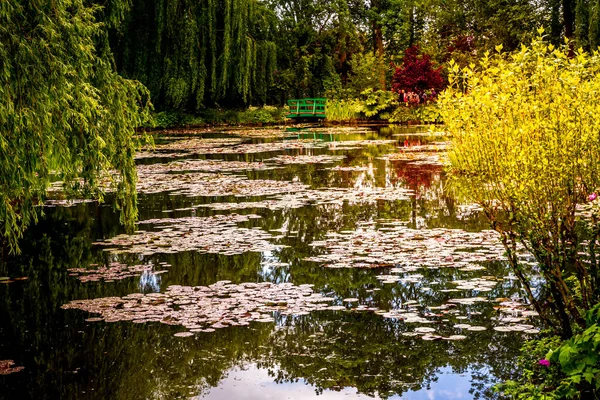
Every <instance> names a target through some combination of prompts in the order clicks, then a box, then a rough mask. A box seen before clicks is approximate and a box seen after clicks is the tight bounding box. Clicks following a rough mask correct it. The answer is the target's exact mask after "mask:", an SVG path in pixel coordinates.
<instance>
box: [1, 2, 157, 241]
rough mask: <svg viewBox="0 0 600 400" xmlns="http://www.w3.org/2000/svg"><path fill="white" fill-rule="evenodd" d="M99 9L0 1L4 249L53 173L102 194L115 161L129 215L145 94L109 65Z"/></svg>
mask: <svg viewBox="0 0 600 400" xmlns="http://www.w3.org/2000/svg"><path fill="white" fill-rule="evenodd" d="M118 10H119V9H118V8H115V11H118ZM98 12H101V8H100V7H98V6H91V7H90V6H89V5H87V4H86V1H85V0H54V1H51V2H50V1H47V0H28V1H19V0H3V1H1V2H0V229H1V233H0V244H1V243H2V242H4V243H5V245H6V244H7V245H8V248H9V249H10V250H12V251H16V250H18V239H19V237H21V235H22V232H23V230H24V229H25V228H26V227H27V226H28V225H30V224H31V223H33V222H35V221H36V220H37V217H38V215H39V213H40V207H38V206H39V205H40V204H41V203H42V202H43V201H44V198H45V196H46V193H47V189H48V187H49V185H50V182H51V180H55V179H57V180H62V181H63V182H64V185H65V188H67V189H68V191H69V192H70V193H74V192H75V191H76V192H79V193H81V192H84V193H85V194H88V195H97V196H101V195H102V193H101V190H100V189H99V187H100V186H101V185H100V181H101V179H102V178H103V177H105V176H106V175H107V174H106V172H107V171H109V170H111V171H112V170H116V171H117V172H118V173H116V174H115V173H112V174H110V176H111V177H112V178H111V179H112V180H113V184H114V185H115V186H116V188H117V193H118V195H117V197H118V200H119V201H118V204H119V206H120V208H121V211H122V218H123V220H124V221H126V222H132V221H133V220H134V218H135V216H136V208H135V203H136V192H135V183H136V173H135V165H134V161H133V153H134V140H133V135H134V127H135V126H136V125H137V124H139V123H141V122H142V120H143V119H144V118H145V117H146V114H147V110H148V94H147V90H146V89H145V88H144V87H143V86H142V85H141V84H139V83H138V82H134V81H131V80H127V79H123V78H122V77H120V76H119V75H117V74H116V72H115V71H114V68H113V66H112V63H111V55H110V50H109V48H108V47H107V37H106V34H105V31H104V28H103V25H102V24H100V23H98V22H97V21H96V19H95V14H96V13H98ZM105 17H106V19H107V21H113V22H116V20H115V18H117V17H116V16H115V15H113V16H112V17H110V18H109V17H108V14H106V15H105Z"/></svg>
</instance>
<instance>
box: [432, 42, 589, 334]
mask: <svg viewBox="0 0 600 400" xmlns="http://www.w3.org/2000/svg"><path fill="white" fill-rule="evenodd" d="M450 83H451V88H450V89H448V90H447V91H446V92H445V93H444V94H443V96H442V97H441V99H440V102H441V105H442V108H443V112H442V114H443V120H444V121H446V123H447V127H448V131H449V132H450V133H451V134H452V147H451V151H450V154H449V156H450V161H451V172H452V175H453V177H454V178H455V180H456V181H457V182H458V183H462V184H464V185H465V187H467V188H468V190H467V192H468V196H469V197H471V199H472V200H473V201H475V202H477V203H479V204H480V205H481V206H482V207H483V208H484V210H485V213H486V214H487V216H488V217H489V218H490V220H491V223H492V226H493V228H494V229H496V230H497V231H498V232H499V233H500V234H501V237H502V240H503V242H504V244H505V246H506V248H507V251H508V253H509V256H510V257H509V258H510V261H511V264H512V266H513V269H514V271H515V274H516V275H517V276H518V277H519V278H520V280H521V282H522V284H523V286H524V288H525V290H526V291H527V292H528V295H529V298H530V300H531V301H532V303H533V304H534V306H536V309H537V311H538V312H539V313H540V314H541V316H542V318H544V319H545V320H546V322H548V323H549V324H551V325H556V328H557V330H558V331H560V332H562V334H563V335H564V336H571V333H572V327H571V325H572V324H575V325H579V326H581V327H583V326H584V321H583V318H582V315H583V311H584V310H588V309H590V308H591V307H592V306H593V305H594V304H595V303H597V302H598V301H599V300H600V290H599V288H600V273H599V268H598V267H599V265H598V261H597V260H596V258H595V243H596V239H597V238H598V231H599V229H598V226H597V225H595V226H592V227H591V228H592V237H591V240H589V242H587V243H586V242H585V239H590V238H589V237H585V235H583V233H582V231H580V228H581V226H580V225H579V224H578V222H577V218H576V210H577V209H578V206H581V205H582V204H584V203H587V202H588V200H587V197H588V195H589V194H590V193H592V192H594V191H595V190H596V189H597V188H598V187H600V163H599V162H598V160H600V102H598V98H600V55H599V54H598V53H594V54H593V55H587V54H586V53H583V52H582V53H578V54H576V55H575V56H574V57H573V58H569V52H568V49H567V48H566V47H565V48H558V49H557V48H554V47H553V46H552V45H549V44H548V43H547V42H544V41H543V40H541V39H538V40H535V41H533V43H532V44H531V46H530V47H525V46H523V47H522V48H521V50H520V51H519V52H517V53H514V54H511V55H506V56H503V55H497V56H494V57H488V56H487V55H486V56H485V57H484V58H483V59H482V61H481V64H480V66H479V67H477V68H475V66H473V68H465V69H459V68H458V67H457V66H455V67H454V68H453V71H452V73H451V75H450ZM519 242H520V243H521V244H523V245H525V246H526V247H527V248H528V249H530V251H531V252H532V253H533V255H534V256H535V258H536V260H537V261H538V264H539V268H540V271H541V273H542V275H543V277H544V282H545V283H544V286H543V287H542V288H537V289H536V288H535V287H534V284H533V282H534V281H533V278H532V276H531V275H530V274H528V273H527V270H526V269H525V267H524V266H523V265H522V264H521V263H520V262H519V260H518V258H517V255H516V252H515V249H516V245H517V243H519ZM546 301H547V302H549V304H550V305H551V306H550V307H549V308H545V307H543V306H542V304H544V303H545V302H546Z"/></svg>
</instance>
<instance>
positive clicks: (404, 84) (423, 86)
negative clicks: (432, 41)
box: [392, 46, 446, 96]
mask: <svg viewBox="0 0 600 400" xmlns="http://www.w3.org/2000/svg"><path fill="white" fill-rule="evenodd" d="M404 54H405V55H404V61H403V62H402V65H401V66H400V67H396V72H395V73H394V77H393V79H392V90H393V91H395V92H396V93H402V91H403V90H404V91H405V92H406V93H410V92H413V93H416V94H417V95H419V96H422V95H423V93H425V92H426V91H431V90H435V91H436V92H439V91H440V90H442V89H444V87H446V80H445V79H444V77H443V76H442V74H441V72H440V71H441V69H442V67H439V68H437V69H434V68H433V64H432V63H431V57H430V56H429V55H428V54H421V52H420V50H419V48H418V47H417V46H412V47H409V48H408V49H406V52H405V53H404Z"/></svg>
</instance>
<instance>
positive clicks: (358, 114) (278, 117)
mask: <svg viewBox="0 0 600 400" xmlns="http://www.w3.org/2000/svg"><path fill="white" fill-rule="evenodd" d="M288 111H289V110H288V108H287V107H275V106H264V107H250V108H248V109H242V110H223V109H206V110H203V111H201V112H198V113H196V114H188V113H184V112H173V111H163V112H159V113H155V114H153V116H152V117H153V118H152V123H151V124H149V125H148V126H147V128H153V129H168V128H176V127H209V126H240V125H242V126H268V125H279V124H284V123H286V118H285V115H286V114H287V113H288ZM290 122H291V123H293V121H292V120H287V123H290ZM324 122H325V123H333V124H340V123H352V124H355V123H373V122H378V123H392V124H421V123H439V122H440V119H439V112H438V109H437V106H436V105H435V104H426V105H420V106H416V107H407V106H406V105H404V104H402V105H397V104H394V105H393V106H391V107H390V106H385V107H377V106H373V105H368V104H365V103H364V101H362V100H358V99H356V100H338V101H328V102H327V118H326V120H325V121H324Z"/></svg>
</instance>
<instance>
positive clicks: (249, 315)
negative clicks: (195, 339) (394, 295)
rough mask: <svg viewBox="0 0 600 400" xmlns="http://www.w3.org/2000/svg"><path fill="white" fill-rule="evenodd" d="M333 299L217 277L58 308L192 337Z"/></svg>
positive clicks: (307, 288) (320, 306)
mask: <svg viewBox="0 0 600 400" xmlns="http://www.w3.org/2000/svg"><path fill="white" fill-rule="evenodd" d="M332 300H333V298H328V297H325V296H323V295H321V294H319V293H315V292H314V291H313V290H312V285H308V284H307V285H299V286H296V285H293V284H291V283H280V284H275V283H269V282H263V283H251V282H247V283H241V284H232V283H231V282H230V281H219V282H216V283H214V284H212V285H209V286H179V285H173V286H169V287H168V288H167V290H166V292H165V293H148V294H141V293H133V294H129V295H127V296H124V297H106V298H97V299H91V300H74V301H71V302H70V303H68V304H65V305H63V306H62V308H63V309H79V310H84V311H87V312H90V313H94V314H100V317H95V318H90V319H88V321H90V322H94V321H102V320H104V321H106V322H117V321H133V322H134V323H145V322H160V323H163V324H168V325H177V326H183V327H185V328H186V329H187V330H188V332H180V333H178V334H176V336H191V335H193V334H194V333H197V332H213V331H214V330H215V329H218V328H225V327H228V326H240V325H242V326H243V325H249V324H250V322H252V321H256V322H273V321H274V319H273V316H272V313H273V312H274V311H277V312H279V313H281V314H283V315H306V314H308V313H309V312H310V311H314V310H326V309H328V307H329V306H328V305H327V303H328V302H330V301H332Z"/></svg>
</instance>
